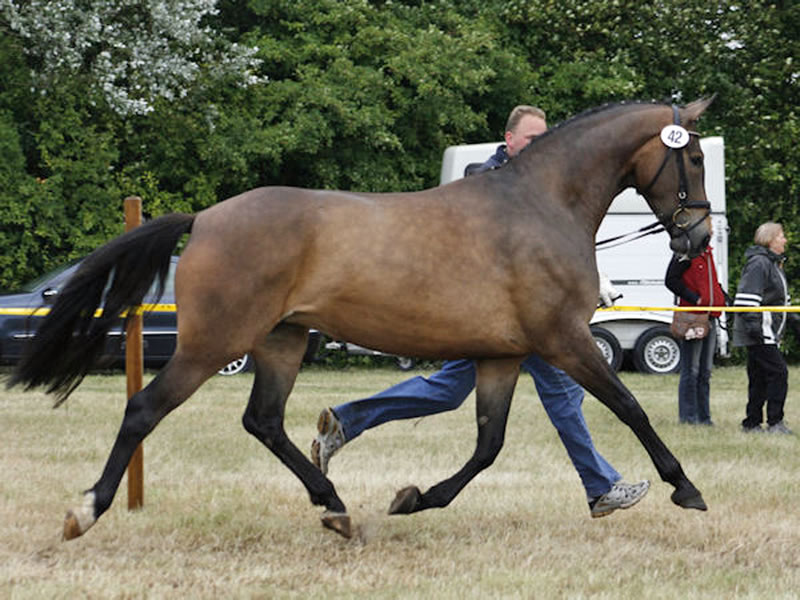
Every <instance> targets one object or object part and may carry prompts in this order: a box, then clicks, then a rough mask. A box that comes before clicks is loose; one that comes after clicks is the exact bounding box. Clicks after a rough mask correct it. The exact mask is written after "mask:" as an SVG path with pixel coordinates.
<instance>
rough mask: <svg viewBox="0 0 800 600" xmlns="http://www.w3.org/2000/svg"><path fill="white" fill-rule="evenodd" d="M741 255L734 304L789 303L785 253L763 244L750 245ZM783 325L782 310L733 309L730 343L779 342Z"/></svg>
mask: <svg viewBox="0 0 800 600" xmlns="http://www.w3.org/2000/svg"><path fill="white" fill-rule="evenodd" d="M744 256H745V259H746V262H745V265H744V269H742V278H741V279H740V280H739V287H738V289H737V290H736V298H735V299H734V302H733V305H734V306H780V305H786V304H789V286H788V285H787V284H786V276H785V275H784V274H783V266H782V264H783V260H784V257H783V256H781V255H778V254H775V253H774V252H772V251H771V250H769V249H768V248H765V247H764V246H750V247H749V248H748V249H747V251H746V252H745V255H744ZM785 329H786V313H785V312H752V313H750V312H740V313H736V317H735V321H734V326H733V345H734V346H754V345H756V344H778V343H780V341H781V337H782V336H783V332H784V330H785Z"/></svg>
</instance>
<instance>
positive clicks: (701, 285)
mask: <svg viewBox="0 0 800 600" xmlns="http://www.w3.org/2000/svg"><path fill="white" fill-rule="evenodd" d="M709 269H710V271H711V279H710V284H711V288H712V289H713V290H714V294H713V298H712V295H711V292H710V290H709V276H708V274H709ZM666 285H667V287H668V288H669V289H670V290H671V291H672V293H674V294H675V295H676V296H678V297H679V298H680V302H679V305H680V306H725V292H723V291H722V286H720V284H719V280H718V279H717V268H716V267H715V266H714V256H713V255H712V253H711V246H708V247H707V248H706V249H705V250H703V253H702V254H701V255H700V256H697V257H695V258H693V259H692V260H691V261H678V259H677V258H676V257H673V258H672V261H671V262H670V264H669V267H668V268H667V277H666ZM698 298H699V302H698ZM719 315H720V311H714V312H712V313H711V316H712V317H718V316H719Z"/></svg>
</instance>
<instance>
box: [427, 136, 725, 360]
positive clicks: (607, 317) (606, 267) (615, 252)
mask: <svg viewBox="0 0 800 600" xmlns="http://www.w3.org/2000/svg"><path fill="white" fill-rule="evenodd" d="M498 144H499V142H490V143H484V144H470V145H465V146H450V147H449V148H447V149H446V150H445V153H444V158H443V161H442V171H441V177H440V183H448V182H450V181H453V180H454V179H459V178H461V177H463V175H464V168H465V167H466V166H467V165H468V164H470V163H481V162H483V161H485V160H486V159H487V158H488V157H489V156H490V155H492V154H493V153H494V151H495V149H496V148H497V146H498ZM700 145H701V147H702V148H703V153H704V154H705V186H706V195H707V196H708V201H709V202H710V203H711V218H712V221H713V224H714V235H713V239H712V241H711V246H712V248H713V250H714V259H715V263H716V268H717V274H718V277H719V282H720V284H721V285H722V287H723V288H724V289H728V221H727V218H726V216H725V144H724V141H723V139H722V138H721V137H706V138H702V139H701V140H700ZM690 192H691V190H690ZM654 221H655V217H654V216H653V213H652V212H651V211H650V209H649V207H648V206H647V203H646V202H645V200H644V198H643V197H642V196H640V195H639V194H637V193H636V192H635V191H634V190H633V189H632V188H629V189H627V190H625V191H623V192H622V193H621V194H620V195H619V196H617V197H616V198H615V199H614V201H613V202H612V203H611V207H610V208H609V211H608V214H607V215H606V217H605V219H603V222H602V223H601V224H600V229H599V231H598V232H597V238H596V239H597V241H602V240H606V239H609V238H613V237H616V236H620V235H624V234H629V233H631V232H635V231H637V230H639V229H641V228H643V227H645V226H647V225H649V224H651V223H653V222H654ZM671 257H672V253H671V251H670V249H669V239H668V236H667V234H666V233H664V232H662V233H658V234H654V235H645V236H644V237H641V238H639V239H635V240H633V241H630V242H625V243H609V244H605V245H601V246H600V247H599V248H598V250H597V268H598V271H600V272H601V273H605V274H606V275H607V276H608V277H609V279H610V280H611V282H612V284H613V285H614V287H615V288H616V289H617V290H618V291H619V292H621V293H622V295H623V297H622V298H621V299H619V300H618V301H617V305H618V306H619V307H666V306H670V305H672V304H674V300H675V299H674V296H673V295H672V293H671V292H670V291H669V290H668V289H667V288H666V286H665V285H664V275H665V274H666V271H667V265H668V264H669V261H670V259H671ZM724 316H725V315H724V314H723V319H721V320H720V323H721V324H722V325H723V326H722V327H718V328H717V330H718V350H719V352H720V353H721V354H723V355H726V354H727V352H728V336H727V331H726V329H725V327H724V325H725V322H724ZM671 321H672V312H671V311H651V310H646V311H639V310H619V311H617V310H614V311H604V310H598V311H597V312H596V313H595V314H594V317H592V320H591V327H592V332H593V333H594V336H595V341H596V342H597V345H598V346H599V347H600V349H601V350H602V351H603V353H604V354H605V356H606V358H607V359H608V361H609V363H610V364H611V365H612V366H613V367H614V368H615V369H619V368H620V366H621V365H622V362H623V355H624V353H627V354H628V355H629V356H630V358H631V360H632V363H633V365H634V366H635V367H636V369H638V370H639V371H642V372H645V373H674V372H676V371H677V370H678V367H679V364H680V346H679V345H678V343H677V342H676V340H675V339H674V338H673V337H672V336H671V334H670V332H669V324H670V322H671Z"/></svg>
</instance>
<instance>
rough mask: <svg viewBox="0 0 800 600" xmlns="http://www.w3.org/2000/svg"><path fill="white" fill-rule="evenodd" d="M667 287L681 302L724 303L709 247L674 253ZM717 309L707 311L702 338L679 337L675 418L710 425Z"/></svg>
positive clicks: (701, 304) (723, 294)
mask: <svg viewBox="0 0 800 600" xmlns="http://www.w3.org/2000/svg"><path fill="white" fill-rule="evenodd" d="M665 284H666V286H667V288H668V289H669V290H670V291H671V292H672V293H673V294H675V295H676V296H677V297H678V298H679V299H680V300H679V304H680V305H681V306H725V292H724V291H723V290H722V287H720V285H719V281H718V280H717V269H716V267H715V266H714V256H713V254H712V253H711V247H710V246H709V247H708V248H706V249H705V250H704V251H703V253H702V254H701V255H700V256H697V257H695V258H693V259H691V260H688V259H686V260H679V259H678V256H677V255H676V256H673V257H672V260H671V261H670V263H669V267H667V275H666V278H665ZM719 315H720V312H719V311H713V312H711V313H710V315H709V317H710V318H709V325H710V328H709V331H708V334H707V335H706V336H705V337H704V338H702V339H696V338H695V339H685V340H681V342H680V344H681V378H680V382H679V383H678V420H679V421H680V422H681V423H696V424H699V425H713V423H712V421H711V408H710V403H709V387H710V381H711V368H712V367H713V365H714V351H715V350H716V347H717V318H718V317H719Z"/></svg>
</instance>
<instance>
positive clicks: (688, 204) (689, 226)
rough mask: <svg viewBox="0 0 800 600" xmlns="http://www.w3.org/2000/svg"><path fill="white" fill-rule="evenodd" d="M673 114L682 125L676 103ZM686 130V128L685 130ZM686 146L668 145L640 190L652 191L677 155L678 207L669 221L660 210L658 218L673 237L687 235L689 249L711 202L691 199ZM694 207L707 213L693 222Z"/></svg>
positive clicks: (695, 133) (674, 120)
mask: <svg viewBox="0 0 800 600" xmlns="http://www.w3.org/2000/svg"><path fill="white" fill-rule="evenodd" d="M672 115H673V119H672V122H673V124H674V125H678V126H680V124H681V118H680V114H679V113H678V107H677V106H675V105H674V104H673V105H672ZM683 131H686V130H683ZM687 133H688V134H689V135H690V136H692V135H694V136H699V134H698V133H697V132H695V131H687ZM685 147H686V144H684V145H683V146H681V147H676V148H673V147H669V146H668V147H667V152H666V153H665V155H664V160H663V161H661V166H660V167H659V168H658V171H656V174H655V176H653V179H652V180H651V181H650V183H649V184H647V186H645V188H644V189H643V190H642V191H641V192H640V193H641V194H642V195H643V196H644V195H646V194H647V192H649V191H650V189H651V188H652V187H653V185H654V184H655V183H656V181H657V180H658V178H659V177H660V176H661V173H662V172H663V171H664V168H665V167H666V166H667V163H668V162H669V159H670V156H672V155H673V154H674V155H675V162H676V163H677V165H678V192H677V198H678V208H676V209H675V211H674V212H673V213H672V218H671V219H670V220H669V222H665V221H666V217H665V216H664V215H663V214H661V211H658V213H659V214H658V218H659V221H661V222H662V224H663V225H664V228H665V229H666V230H667V232H668V233H669V235H670V237H671V238H672V239H675V238H678V237H680V236H685V237H686V242H687V249H688V248H690V247H691V239H690V238H689V232H691V231H692V230H693V229H694V228H695V227H697V226H698V225H700V223H702V222H703V221H705V219H706V217H708V215H709V214H711V203H710V202H708V200H691V199H690V196H689V180H688V178H687V177H686V165H685V163H684V161H683V150H684V148H685ZM692 208H704V209H705V213H704V214H703V216H702V217H700V218H699V219H697V220H696V221H694V222H692V220H691V216H690V215H689V213H688V211H689V209H692Z"/></svg>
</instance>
